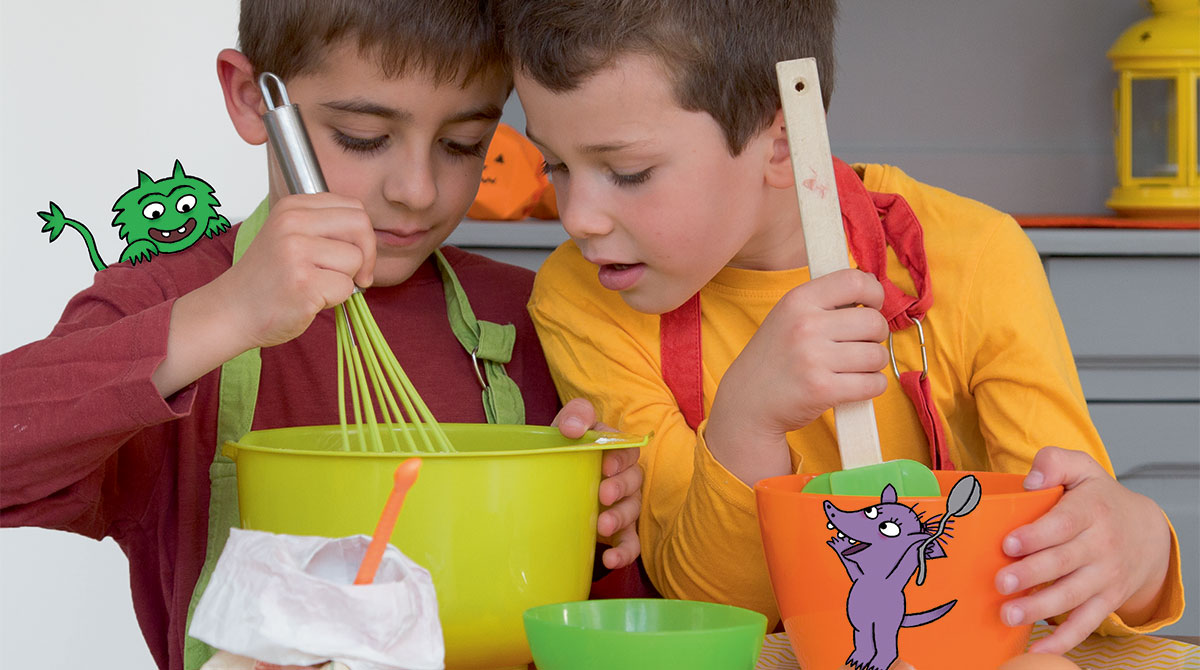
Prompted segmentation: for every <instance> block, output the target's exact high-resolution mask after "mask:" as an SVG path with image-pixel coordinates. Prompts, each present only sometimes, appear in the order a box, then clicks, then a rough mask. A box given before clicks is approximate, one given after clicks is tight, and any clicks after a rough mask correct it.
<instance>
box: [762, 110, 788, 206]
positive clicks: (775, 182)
mask: <svg viewBox="0 0 1200 670" xmlns="http://www.w3.org/2000/svg"><path fill="white" fill-rule="evenodd" d="M763 132H764V133H766V140H767V142H766V144H767V152H768V155H767V161H766V181H767V184H768V185H769V186H773V187H775V188H787V189H790V188H794V187H795V185H796V177H795V175H794V174H793V173H792V155H791V151H790V149H789V148H788V139H787V129H786V128H785V127H784V125H783V110H782V109H777V110H775V118H773V119H771V125H770V126H768V127H767V129H766V130H764V131H763Z"/></svg>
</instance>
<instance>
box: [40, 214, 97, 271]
mask: <svg viewBox="0 0 1200 670" xmlns="http://www.w3.org/2000/svg"><path fill="white" fill-rule="evenodd" d="M37 215H38V216H39V217H40V218H41V219H42V221H45V222H46V225H44V226H42V232H43V233H50V241H51V242H53V241H54V240H57V239H58V236H59V235H61V234H62V231H63V229H64V228H66V227H67V226H70V227H71V228H74V229H75V231H76V232H77V233H79V234H80V236H82V237H83V242H84V244H86V245H87V248H88V255H89V256H91V257H92V267H94V268H96V271H97V272H99V271H101V270H103V269H104V268H106V267H108V264H106V263H105V262H104V259H102V258H100V252H99V250H97V249H96V240H95V239H94V238H93V237H92V231H90V230H88V229H87V226H85V225H83V224H82V223H80V222H78V221H75V220H73V219H68V218H67V217H66V215H64V214H63V211H62V209H60V208H59V206H58V205H56V204H54V202H53V201H51V202H50V211H49V212H38V213H37Z"/></svg>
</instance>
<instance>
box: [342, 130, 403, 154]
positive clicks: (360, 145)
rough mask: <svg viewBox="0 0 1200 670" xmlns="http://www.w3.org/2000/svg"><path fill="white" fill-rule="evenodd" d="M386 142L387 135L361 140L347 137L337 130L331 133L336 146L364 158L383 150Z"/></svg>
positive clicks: (350, 136)
mask: <svg viewBox="0 0 1200 670" xmlns="http://www.w3.org/2000/svg"><path fill="white" fill-rule="evenodd" d="M388 140H389V138H388V136H387V135H382V136H380V137H371V138H366V139H363V138H361V137H354V136H352V135H347V134H345V133H343V132H341V131H338V130H335V131H333V141H334V142H336V143H337V145H338V146H340V147H341V148H343V149H345V150H346V151H349V152H351V153H356V154H363V155H366V156H370V155H372V154H375V153H378V152H379V151H381V150H383V148H384V147H386V146H387V145H388Z"/></svg>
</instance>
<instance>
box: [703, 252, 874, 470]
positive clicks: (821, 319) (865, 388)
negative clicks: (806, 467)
mask: <svg viewBox="0 0 1200 670" xmlns="http://www.w3.org/2000/svg"><path fill="white" fill-rule="evenodd" d="M846 305H863V306H864V307H863V308H858V309H843V308H842V307H843V306H846ZM882 305H883V286H882V285H880V283H879V281H878V280H877V279H875V277H873V276H871V275H870V274H867V273H865V272H862V271H859V270H840V271H838V272H834V273H831V274H828V275H825V276H823V277H820V278H818V279H814V280H812V281H810V282H807V283H805V284H802V285H801V286H798V287H796V288H795V289H792V290H791V291H789V292H788V293H787V294H786V295H784V297H783V298H782V299H780V301H779V303H778V304H777V305H775V307H774V308H773V309H772V310H771V312H770V313H769V314H767V318H766V319H764V320H763V323H762V325H761V326H760V327H759V329H758V331H757V332H756V333H755V334H754V337H752V338H751V339H750V342H749V343H747V345H746V348H745V349H743V350H742V353H741V354H740V355H739V356H738V357H737V359H736V360H734V362H733V363H732V364H731V365H730V366H729V369H728V370H727V371H726V372H725V376H724V378H723V379H722V381H721V384H720V387H719V388H718V389H717V395H716V397H715V398H714V400H713V407H712V412H711V415H710V418H709V422H708V426H707V429H706V431H705V439H706V440H707V442H708V446H709V450H710V451H711V452H712V454H713V456H714V457H715V458H716V459H717V460H718V461H720V462H721V463H722V465H724V466H725V467H726V468H727V469H728V470H729V471H730V472H732V473H733V474H734V475H736V476H737V477H738V478H739V479H741V480H742V481H744V482H746V483H747V484H753V483H754V482H756V481H758V480H759V479H762V478H763V477H768V476H772V475H780V474H787V473H789V472H790V471H791V463H790V459H789V456H788V452H787V446H786V441H785V439H784V435H785V434H786V433H788V432H789V431H793V430H796V429H798V428H802V427H804V426H806V425H808V424H809V423H811V422H812V421H813V420H815V419H816V418H817V417H818V416H820V415H821V413H823V412H825V411H826V410H828V409H829V408H831V407H833V406H835V405H839V404H842V403H845V402H851V401H857V400H867V399H870V398H874V397H875V396H877V395H879V394H881V393H883V392H884V390H886V389H887V378H886V377H885V376H884V375H883V374H882V373H881V372H880V370H882V369H883V368H884V366H885V365H887V361H888V354H887V350H886V349H885V348H884V347H882V346H880V344H879V343H880V342H882V341H883V340H885V339H887V335H888V327H887V321H886V320H885V319H884V318H883V315H882V314H880V313H879V308H880V307H882ZM764 445H774V448H773V449H772V452H771V453H768V452H767V451H766V450H765V449H764Z"/></svg>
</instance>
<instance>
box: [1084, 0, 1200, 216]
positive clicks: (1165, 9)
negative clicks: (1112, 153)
mask: <svg viewBox="0 0 1200 670" xmlns="http://www.w3.org/2000/svg"><path fill="white" fill-rule="evenodd" d="M1149 3H1150V6H1151V7H1152V9H1153V10H1154V16H1151V17H1150V18H1147V19H1143V20H1142V21H1139V22H1137V23H1135V24H1133V25H1132V26H1130V27H1129V29H1127V30H1126V31H1125V32H1124V33H1122V34H1121V36H1120V37H1118V38H1117V41H1116V42H1115V43H1113V46H1112V48H1111V49H1109V51H1108V58H1109V60H1111V61H1112V63H1113V69H1114V70H1116V71H1117V74H1118V78H1119V82H1118V85H1117V90H1116V92H1115V106H1116V159H1117V186H1116V187H1115V188H1114V189H1113V191H1112V196H1111V197H1110V198H1109V200H1108V203H1107V204H1108V206H1109V207H1110V208H1112V209H1114V210H1116V211H1117V212H1118V213H1120V214H1122V215H1126V216H1143V217H1167V218H1177V217H1184V218H1198V217H1200V146H1198V142H1200V138H1198V136H1200V128H1197V124H1196V103H1197V98H1200V0H1149Z"/></svg>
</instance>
